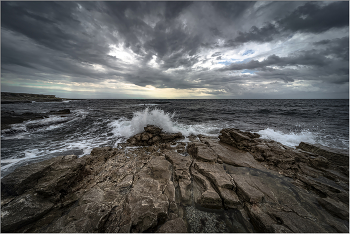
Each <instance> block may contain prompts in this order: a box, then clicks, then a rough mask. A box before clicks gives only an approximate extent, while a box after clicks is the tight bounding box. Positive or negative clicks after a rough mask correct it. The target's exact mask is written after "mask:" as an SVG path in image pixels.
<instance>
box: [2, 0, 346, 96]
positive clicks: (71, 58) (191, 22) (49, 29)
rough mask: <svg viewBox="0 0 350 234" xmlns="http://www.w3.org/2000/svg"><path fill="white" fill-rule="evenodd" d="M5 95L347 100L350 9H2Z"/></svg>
mask: <svg viewBox="0 0 350 234" xmlns="http://www.w3.org/2000/svg"><path fill="white" fill-rule="evenodd" d="M1 91H2V92H16V93H37V94H53V95H56V96H57V97H62V98H101V99H113V98H117V99H124V98H127V99H131V98H132V99H266V98H267V99H270V98H271V99H274V98H278V99H284V98H288V99H304V98H306V99H308V98H315V99H318V98H324V99H332V98H345V99H348V98H349V2H346V1H329V2H327V1H322V2H314V1H311V2H301V1H280V2H274V1H272V2H266V1H258V2H248V1H242V2H237V1H233V2H217V1H213V2H208V1H207V2H170V1H167V2H147V1H143V2H130V1H128V2H113V1H107V2H101V1H96V2H91V1H88V2H74V1H73V2H72V1H64V2H63V1H61V2H40V1H39V2H29V1H26V2H16V1H9V2H5V1H2V2H1Z"/></svg>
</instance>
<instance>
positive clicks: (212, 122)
mask: <svg viewBox="0 0 350 234" xmlns="http://www.w3.org/2000/svg"><path fill="white" fill-rule="evenodd" d="M62 109H69V110H70V111H71V113H70V114H68V115H64V116H60V115H49V116H48V118H45V119H40V120H29V121H26V122H23V123H20V124H13V125H12V126H11V129H5V130H2V131H1V177H3V176H5V175H7V174H8V173H10V172H12V171H13V170H14V169H15V168H17V167H19V166H22V165H26V164H29V163H32V162H37V161H42V160H44V159H49V158H52V157H57V156H61V155H67V154H75V155H78V156H79V157H81V156H83V155H86V154H89V153H90V152H91V150H92V149H93V148H95V147H105V146H110V147H118V144H119V143H123V142H125V141H126V139H128V138H129V137H131V136H133V135H134V134H137V133H140V132H142V131H143V128H144V127H145V126H147V125H148V124H153V125H157V126H159V127H161V128H163V130H164V131H166V132H181V133H182V134H183V135H184V136H189V135H191V134H194V135H198V134H203V135H207V136H212V137H218V136H219V134H220V130H221V129H223V128H238V129H240V130H243V131H250V132H255V133H259V134H260V135H261V137H262V138H264V139H271V140H275V141H278V142H280V143H282V144H284V145H287V146H290V147H296V146H298V145H299V143H300V142H309V143H313V144H314V143H318V144H321V145H324V146H328V147H332V148H338V149H343V150H349V100H348V99H346V100H345V99H341V100H334V99H327V100H320V99H315V100H310V99H307V100H304V99H303V100H295V99H293V100H288V99H287V100H286V99H283V100H276V99H273V100H271V99H249V100H241V99H233V100H232V99H230V100H223V99H220V100H212V99H207V100H202V99H201V100H192V99H191V100H189V99H185V100H184V99H176V100H175V99H170V100H169V99H167V100H164V99H160V100H155V99H150V100H146V99H137V100H135V99H123V100H120V99H108V100H101V99H98V100H97V99H91V100H66V101H63V102H32V103H17V104H2V105H1V111H15V112H16V113H19V114H22V113H25V112H38V113H47V112H50V111H57V110H62Z"/></svg>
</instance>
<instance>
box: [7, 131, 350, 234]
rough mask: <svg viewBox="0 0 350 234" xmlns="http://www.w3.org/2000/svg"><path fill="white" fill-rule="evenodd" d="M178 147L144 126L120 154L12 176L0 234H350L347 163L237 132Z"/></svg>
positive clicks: (110, 151)
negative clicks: (259, 233)
mask: <svg viewBox="0 0 350 234" xmlns="http://www.w3.org/2000/svg"><path fill="white" fill-rule="evenodd" d="M146 138H147V139H146ZM181 138H182V135H180V134H168V133H164V132H162V130H161V129H159V128H158V127H155V126H147V127H145V132H143V133H141V134H137V135H135V136H133V137H131V138H130V139H129V140H128V143H125V144H121V145H120V147H119V148H108V147H106V148H95V149H93V150H92V152H91V154H90V155H86V156H83V157H81V158H78V157H77V156H74V155H68V156H61V157H56V158H53V159H50V160H47V161H43V162H40V163H35V164H30V165H27V166H24V167H21V168H18V169H16V170H15V171H14V172H13V173H11V174H9V175H8V176H6V177H4V178H3V179H2V181H1V188H2V191H1V192H2V194H1V195H2V200H1V211H2V212H1V221H2V222H1V227H2V231H3V232H177V233H179V232H349V213H348V207H349V204H348V198H349V180H348V172H349V168H348V155H345V154H343V153H340V152H331V151H329V150H327V149H324V148H322V149H321V148H317V146H312V145H309V144H306V143H302V144H300V147H299V148H300V149H292V148H290V147H286V146H283V145H282V144H279V143H277V142H274V141H268V140H263V139H260V138H259V135H257V134H251V133H246V132H242V131H239V130H238V129H223V130H222V131H221V135H220V137H219V139H220V140H219V139H215V138H209V137H205V136H191V137H189V140H187V139H185V140H181V141H179V139H181ZM335 155H337V156H335ZM333 160H335V161H336V162H333Z"/></svg>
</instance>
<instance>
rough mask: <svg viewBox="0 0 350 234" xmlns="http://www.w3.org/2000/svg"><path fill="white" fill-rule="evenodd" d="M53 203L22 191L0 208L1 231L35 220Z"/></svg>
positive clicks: (48, 209)
mask: <svg viewBox="0 0 350 234" xmlns="http://www.w3.org/2000/svg"><path fill="white" fill-rule="evenodd" d="M53 206H54V204H53V203H51V202H50V201H48V200H46V199H43V198H42V197H41V196H39V195H38V194H35V193H24V194H22V195H21V196H18V197H17V198H15V199H14V200H12V201H11V202H10V203H8V204H7V205H6V206H4V207H2V208H1V231H2V232H12V230H14V229H16V228H19V227H21V226H23V225H26V224H29V223H31V222H33V221H36V220H38V219H40V218H41V217H43V216H44V215H45V214H46V213H48V212H49V211H50V210H51V209H52V207H53Z"/></svg>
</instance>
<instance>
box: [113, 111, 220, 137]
mask: <svg viewBox="0 0 350 234" xmlns="http://www.w3.org/2000/svg"><path fill="white" fill-rule="evenodd" d="M174 117H175V112H174V113H165V112H164V111H163V110H161V109H157V108H154V109H149V107H147V108H145V109H144V110H142V111H137V112H135V113H134V114H133V118H132V119H131V120H128V119H126V118H120V119H118V120H115V121H113V122H111V123H110V124H109V126H110V127H112V132H113V134H114V135H115V136H117V137H120V136H122V137H125V138H129V137H131V136H133V135H135V134H138V133H141V132H143V131H144V127H146V126H147V125H156V126H158V127H160V128H162V129H163V131H165V132H169V133H175V132H181V133H182V134H183V135H184V136H189V135H191V134H194V135H197V134H204V135H209V136H218V133H219V130H220V128H218V127H217V126H209V125H208V124H205V123H202V124H196V125H185V124H182V123H178V122H177V121H176V120H175V118H174Z"/></svg>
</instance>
